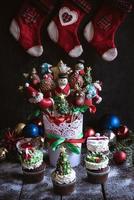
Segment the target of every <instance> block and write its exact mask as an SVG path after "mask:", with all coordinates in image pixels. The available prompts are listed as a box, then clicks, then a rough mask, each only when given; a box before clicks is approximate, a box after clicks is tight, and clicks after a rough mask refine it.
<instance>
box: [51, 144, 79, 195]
mask: <svg viewBox="0 0 134 200" xmlns="http://www.w3.org/2000/svg"><path fill="white" fill-rule="evenodd" d="M60 150H61V152H60V156H59V159H58V161H57V166H56V169H55V170H54V171H53V172H52V175H51V177H52V182H53V187H54V192H55V193H57V194H60V195H68V194H70V193H71V192H73V191H74V188H75V182H76V173H75V171H74V170H73V169H72V168H71V165H70V162H69V161H68V158H67V153H66V149H65V148H64V147H61V149H60Z"/></svg>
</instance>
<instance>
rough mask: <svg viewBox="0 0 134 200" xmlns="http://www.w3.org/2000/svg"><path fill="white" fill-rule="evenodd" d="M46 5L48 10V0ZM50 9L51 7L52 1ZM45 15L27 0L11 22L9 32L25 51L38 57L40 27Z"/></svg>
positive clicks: (40, 49) (40, 45)
mask: <svg viewBox="0 0 134 200" xmlns="http://www.w3.org/2000/svg"><path fill="white" fill-rule="evenodd" d="M50 2H51V1H49V3H50ZM44 7H45V3H44ZM46 7H47V9H48V11H49V4H48V1H46ZM50 9H52V3H51V6H50ZM46 16H47V14H46V13H45V14H44V13H42V12H41V11H40V10H39V9H38V8H37V7H36V6H34V5H33V4H31V3H30V2H29V1H25V2H24V4H23V6H22V8H21V10H20V11H19V13H18V14H17V16H16V17H15V18H14V19H13V20H12V22H11V25H10V32H11V34H12V35H13V37H14V38H15V39H16V40H17V41H18V42H19V43H20V45H21V46H22V47H23V48H24V49H25V50H26V51H27V53H29V54H30V55H32V56H36V57H38V56H41V55H42V53H43V46H42V44H41V28H42V25H43V23H44V21H45V19H46Z"/></svg>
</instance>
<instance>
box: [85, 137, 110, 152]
mask: <svg viewBox="0 0 134 200" xmlns="http://www.w3.org/2000/svg"><path fill="white" fill-rule="evenodd" d="M97 138H98V139H97ZM99 138H101V137H89V138H88V139H87V149H88V150H89V151H91V152H105V151H109V146H108V143H109V139H108V137H104V139H99Z"/></svg>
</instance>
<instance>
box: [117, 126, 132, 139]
mask: <svg viewBox="0 0 134 200" xmlns="http://www.w3.org/2000/svg"><path fill="white" fill-rule="evenodd" d="M116 135H117V138H119V139H125V138H127V137H128V135H129V129H128V127H127V126H125V125H122V126H120V127H119V129H118V130H117V132H116Z"/></svg>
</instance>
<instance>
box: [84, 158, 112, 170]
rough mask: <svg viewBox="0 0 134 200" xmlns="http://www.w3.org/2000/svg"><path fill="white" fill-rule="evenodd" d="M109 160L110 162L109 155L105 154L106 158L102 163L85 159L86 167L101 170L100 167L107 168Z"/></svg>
mask: <svg viewBox="0 0 134 200" xmlns="http://www.w3.org/2000/svg"><path fill="white" fill-rule="evenodd" d="M108 162H109V159H108V157H107V156H105V158H104V159H103V160H102V161H101V162H100V163H94V162H89V161H87V160H85V165H86V168H87V169H89V170H99V169H103V168H106V167H107V166H108Z"/></svg>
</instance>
